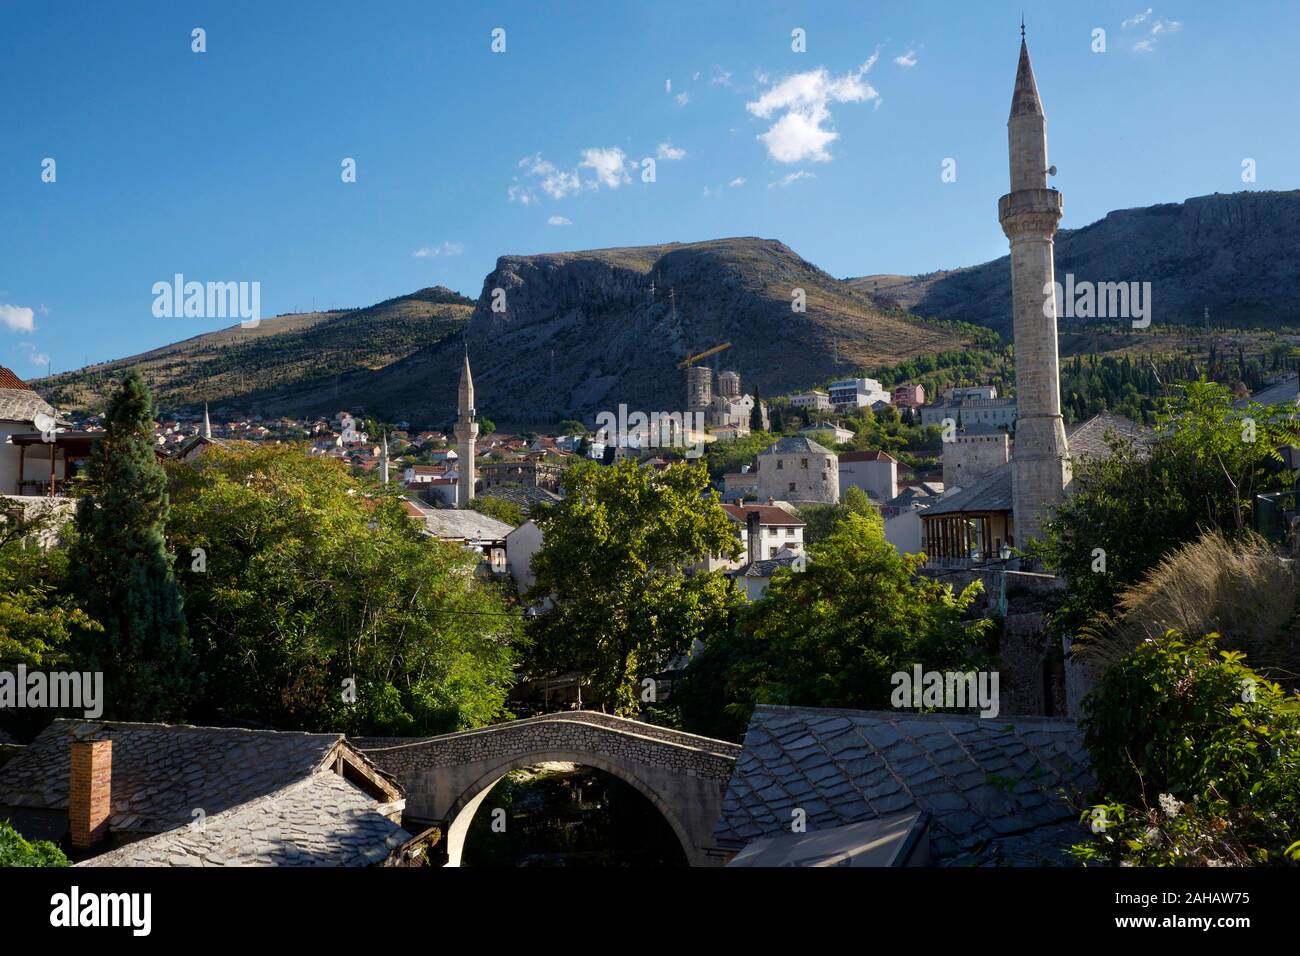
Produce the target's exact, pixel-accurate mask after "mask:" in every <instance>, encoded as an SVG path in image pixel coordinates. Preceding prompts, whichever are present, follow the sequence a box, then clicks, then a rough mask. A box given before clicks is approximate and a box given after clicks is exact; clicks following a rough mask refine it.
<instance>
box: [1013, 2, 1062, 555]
mask: <svg viewBox="0 0 1300 956" xmlns="http://www.w3.org/2000/svg"><path fill="white" fill-rule="evenodd" d="M1007 140H1008V145H1009V147H1010V153H1011V192H1010V193H1009V194H1008V195H1006V196H1003V197H1002V198H1001V199H999V200H998V220H999V221H1000V222H1001V223H1002V231H1003V232H1005V233H1006V234H1007V238H1008V239H1009V240H1011V304H1012V314H1013V317H1014V328H1015V347H1016V405H1017V409H1016V412H1017V414H1016V442H1015V451H1014V453H1013V454H1012V456H1011V506H1012V510H1013V514H1014V517H1015V543H1016V546H1017V547H1020V548H1023V547H1024V546H1025V545H1026V544H1028V543H1029V542H1030V541H1031V540H1032V539H1034V538H1041V537H1042V531H1043V523H1044V522H1045V521H1046V519H1047V518H1049V517H1050V511H1051V509H1052V508H1053V507H1055V506H1056V505H1057V504H1058V503H1059V502H1060V501H1061V499H1062V497H1063V496H1064V490H1063V489H1064V488H1065V486H1066V485H1067V484H1068V483H1069V481H1070V476H1071V472H1070V457H1069V449H1068V447H1067V445H1066V443H1065V422H1064V420H1063V419H1062V418H1061V377H1060V369H1059V360H1058V356H1057V351H1056V306H1057V303H1056V297H1055V296H1054V295H1053V294H1052V289H1053V285H1052V284H1053V283H1054V282H1055V281H1056V269H1055V266H1054V265H1053V246H1054V243H1053V237H1054V236H1055V235H1056V227H1057V224H1058V223H1059V222H1060V221H1061V194H1060V193H1059V192H1057V191H1056V190H1055V189H1049V188H1048V187H1047V176H1048V173H1049V167H1048V165H1047V119H1046V117H1045V116H1044V115H1043V104H1042V102H1041V101H1040V100H1039V99H1038V84H1037V83H1035V82H1034V68H1033V66H1032V65H1031V64H1030V62H1029V47H1028V45H1027V44H1026V43H1025V40H1024V25H1023V24H1022V25H1021V28H1020V66H1019V68H1018V69H1017V70H1016V88H1015V92H1014V93H1013V94H1012V97H1011V118H1010V119H1008V120H1007ZM1050 172H1052V173H1055V172H1056V170H1055V169H1051V170H1050Z"/></svg>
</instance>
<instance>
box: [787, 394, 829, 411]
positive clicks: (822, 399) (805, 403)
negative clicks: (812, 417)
mask: <svg viewBox="0 0 1300 956" xmlns="http://www.w3.org/2000/svg"><path fill="white" fill-rule="evenodd" d="M790 405H791V406H792V407H794V408H802V409H804V410H805V411H814V412H816V411H821V410H823V409H827V408H830V407H831V397H830V395H828V394H826V393H825V392H823V391H821V390H820V389H816V388H815V389H813V390H812V391H811V392H801V393H800V394H798V395H791V396H790Z"/></svg>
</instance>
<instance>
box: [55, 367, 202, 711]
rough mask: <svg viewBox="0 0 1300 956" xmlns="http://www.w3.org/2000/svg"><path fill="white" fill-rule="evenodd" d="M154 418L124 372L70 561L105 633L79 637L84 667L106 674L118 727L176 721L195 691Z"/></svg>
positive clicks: (86, 604) (90, 474)
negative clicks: (168, 535) (126, 721)
mask: <svg viewBox="0 0 1300 956" xmlns="http://www.w3.org/2000/svg"><path fill="white" fill-rule="evenodd" d="M153 416H154V408H153V396H152V395H151V394H150V392H149V387H148V386H147V385H146V384H145V382H144V379H143V378H142V377H141V376H140V374H139V372H136V371H131V372H129V373H128V374H127V376H126V378H125V379H124V380H123V381H122V384H121V386H120V387H119V388H118V389H117V390H116V391H115V392H114V394H113V395H112V397H111V398H110V399H109V403H108V412H107V414H106V415H105V431H106V434H105V436H104V438H103V439H102V440H101V441H100V442H99V443H98V444H96V446H95V449H94V452H93V453H92V456H91V458H90V461H89V463H88V467H87V478H88V482H87V487H88V491H87V493H86V494H84V495H83V496H82V497H81V500H80V501H78V503H77V517H76V528H77V539H76V542H75V543H74V545H73V548H72V553H71V554H70V565H71V568H72V574H73V578H74V582H75V588H76V591H77V596H78V599H79V601H80V603H81V605H82V607H83V608H85V610H86V611H87V613H89V614H90V616H91V617H93V618H94V619H95V620H97V621H99V622H100V623H102V624H103V625H104V630H103V632H102V633H96V634H88V635H87V636H86V638H85V640H86V646H85V658H86V660H87V662H88V663H89V665H90V666H91V667H93V669H95V670H102V671H103V672H104V683H105V701H104V713H105V715H106V716H109V717H112V718H115V719H119V720H121V719H131V720H171V719H175V718H177V717H180V716H182V715H183V714H184V713H185V709H186V704H187V702H188V701H189V699H190V698H191V697H192V695H193V693H194V691H195V689H196V682H197V678H196V668H195V663H194V657H193V654H192V652H191V649H190V643H189V639H188V637H187V635H186V626H185V613H184V607H183V601H182V598H181V591H180V587H179V586H178V585H177V583H176V578H175V575H174V573H173V571H172V560H173V555H172V554H171V552H169V551H168V549H167V543H166V541H165V539H164V537H163V532H164V529H165V527H166V524H167V515H168V509H169V502H168V496H167V476H166V473H165V472H164V471H163V468H162V466H161V465H160V464H159V463H158V459H157V457H156V456H155V454H154V438H153Z"/></svg>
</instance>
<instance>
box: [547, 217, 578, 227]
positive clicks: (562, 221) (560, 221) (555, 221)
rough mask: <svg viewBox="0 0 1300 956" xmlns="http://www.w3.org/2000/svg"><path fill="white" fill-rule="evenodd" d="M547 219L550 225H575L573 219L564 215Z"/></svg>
mask: <svg viewBox="0 0 1300 956" xmlns="http://www.w3.org/2000/svg"><path fill="white" fill-rule="evenodd" d="M546 221H547V223H548V224H550V225H552V226H572V225H573V220H572V219H566V218H565V217H564V216H552V217H551V218H550V219H548V220H546Z"/></svg>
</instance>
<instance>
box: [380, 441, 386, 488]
mask: <svg viewBox="0 0 1300 956" xmlns="http://www.w3.org/2000/svg"><path fill="white" fill-rule="evenodd" d="M379 483H380V484H381V485H387V484H388V432H384V444H383V446H382V447H381V448H380V449H379Z"/></svg>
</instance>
